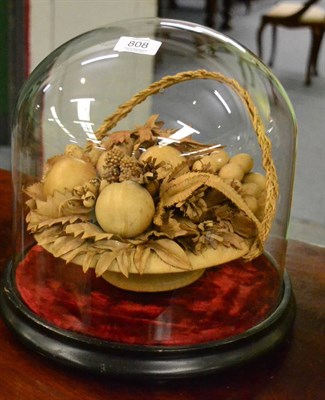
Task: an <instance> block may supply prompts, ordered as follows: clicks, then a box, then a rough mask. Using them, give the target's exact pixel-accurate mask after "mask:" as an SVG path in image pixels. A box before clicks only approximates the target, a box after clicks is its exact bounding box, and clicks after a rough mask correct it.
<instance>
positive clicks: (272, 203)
mask: <svg viewBox="0 0 325 400" xmlns="http://www.w3.org/2000/svg"><path fill="white" fill-rule="evenodd" d="M194 79H212V80H216V81H218V82H222V83H225V84H227V85H228V86H230V87H231V88H232V89H233V90H234V91H235V92H236V93H237V94H238V96H239V97H240V98H241V100H242V101H243V102H244V103H245V104H246V106H247V110H248V114H249V117H250V119H251V122H252V125H253V128H254V131H255V134H256V136H257V141H258V144H259V146H260V149H261V152H262V166H263V169H264V171H265V174H266V175H265V177H266V204H265V213H264V218H263V220H262V221H261V226H260V229H259V234H258V238H257V239H256V241H255V242H254V243H253V245H252V247H251V250H250V252H249V253H248V254H247V255H246V257H245V258H246V259H253V258H255V257H257V256H258V255H259V254H261V252H262V251H263V246H264V243H265V241H266V239H267V237H268V234H269V232H270V229H271V225H272V221H273V218H274V215H275V210H276V202H277V198H278V179H277V174H276V169H275V166H274V162H273V159H272V155H271V141H270V139H269V138H268V136H267V135H266V132H265V128H264V124H263V122H262V120H261V118H260V116H259V114H258V111H257V108H256V107H255V105H254V103H253V101H252V99H251V97H250V95H249V94H248V92H247V91H246V90H245V89H244V88H243V87H241V86H240V85H239V83H238V82H237V81H236V80H234V79H231V78H228V77H226V76H224V75H223V74H221V73H218V72H211V71H206V70H196V71H186V72H181V73H178V74H176V75H173V76H165V77H163V78H162V79H160V80H159V81H156V82H153V83H152V84H151V85H149V86H148V87H147V88H146V89H144V90H142V91H140V92H138V93H137V94H136V95H134V96H133V97H132V98H131V99H130V100H128V101H127V102H125V103H124V104H122V105H121V106H119V107H118V109H117V110H116V111H115V112H114V114H112V115H111V116H110V117H108V118H106V119H105V120H104V122H103V124H102V125H101V126H100V127H99V129H98V130H97V131H96V132H95V134H96V137H97V139H98V140H101V139H103V138H104V137H105V136H107V134H108V132H109V131H110V130H111V129H112V128H114V127H115V126H116V125H117V123H118V122H119V121H120V120H121V119H123V118H125V117H126V116H127V115H128V114H129V113H130V112H131V111H132V110H133V108H134V107H135V106H136V105H138V104H141V103H142V102H143V101H145V100H146V99H147V98H148V97H149V96H151V95H153V94H156V93H158V92H159V91H161V90H162V89H165V88H168V87H170V86H173V85H175V84H177V83H181V82H185V81H189V80H194Z"/></svg>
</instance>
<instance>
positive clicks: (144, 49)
mask: <svg viewBox="0 0 325 400" xmlns="http://www.w3.org/2000/svg"><path fill="white" fill-rule="evenodd" d="M160 46H161V42H158V41H157V40H152V39H149V38H134V37H129V36H121V37H120V39H119V41H118V42H117V43H116V45H115V47H114V50H116V51H127V52H130V53H138V54H147V55H149V56H154V55H155V54H156V53H157V51H158V49H159V47H160Z"/></svg>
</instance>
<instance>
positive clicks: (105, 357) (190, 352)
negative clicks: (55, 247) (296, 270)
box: [0, 264, 295, 379]
mask: <svg viewBox="0 0 325 400" xmlns="http://www.w3.org/2000/svg"><path fill="white" fill-rule="evenodd" d="M12 270H13V266H12V264H9V265H8V267H7V269H6V271H5V273H4V276H3V280H2V283H1V291H0V308H1V310H2V316H3V319H4V321H5V322H6V324H7V325H8V326H9V328H10V329H11V330H13V331H14V333H15V334H16V335H18V338H19V339H20V340H21V341H22V342H23V343H24V344H26V345H27V346H28V347H30V348H31V349H33V350H34V351H37V352H38V353H40V354H42V355H44V356H46V357H47V358H49V359H52V360H54V361H56V362H58V363H61V364H64V365H67V366H73V367H76V368H80V369H84V370H87V371H91V372H95V373H98V374H102V375H114V376H119V377H126V378H155V379H175V378H186V377H192V376H198V375H205V374H209V373H217V372H222V371H225V370H226V369H229V368H232V367H237V366H240V365H242V364H244V363H247V362H249V361H252V360H253V359H255V358H257V357H260V356H262V355H263V354H265V353H268V352H270V351H271V350H272V349H274V348H275V347H276V346H278V345H279V344H280V343H281V342H282V341H283V340H284V339H285V337H286V336H287V334H288V332H289V331H290V329H291V327H292V324H293V321H294V317H295V301H294V296H293V293H292V287H291V283H290V279H289V276H288V274H287V273H285V275H284V280H283V294H282V298H281V301H280V304H279V305H278V307H277V308H276V310H275V311H274V312H273V313H272V314H271V315H270V316H269V317H267V318H266V319H265V320H264V321H263V322H261V323H260V324H258V325H256V326H254V327H253V328H251V329H249V330H248V331H246V332H245V333H243V334H240V335H237V336H234V337H230V338H228V339H226V340H220V341H217V342H212V343H204V344H199V345H194V346H171V347H167V346H140V345H126V344H119V343H115V342H114V343H113V342H107V341H104V340H99V339H95V338H91V337H87V336H84V335H80V334H75V333H72V332H69V331H65V330H62V329H58V328H56V327H54V326H52V325H49V324H47V323H46V322H45V321H44V320H42V319H40V318H38V317H37V316H36V315H35V314H34V313H32V312H31V311H30V310H29V309H28V308H27V307H26V306H25V305H24V303H23V302H22V301H21V299H20V297H19V295H18V293H17V292H16V290H15V288H14V283H13V274H12Z"/></svg>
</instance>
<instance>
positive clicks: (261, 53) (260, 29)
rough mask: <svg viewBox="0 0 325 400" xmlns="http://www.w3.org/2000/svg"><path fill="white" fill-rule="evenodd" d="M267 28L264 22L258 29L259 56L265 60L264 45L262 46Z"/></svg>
mask: <svg viewBox="0 0 325 400" xmlns="http://www.w3.org/2000/svg"><path fill="white" fill-rule="evenodd" d="M264 28H265V23H264V22H263V21H262V22H261V25H260V27H259V28H258V31H257V37H256V39H257V40H256V41H257V55H258V56H259V58H261V59H263V45H262V37H263V32H264Z"/></svg>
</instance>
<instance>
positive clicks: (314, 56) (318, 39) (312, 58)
mask: <svg viewBox="0 0 325 400" xmlns="http://www.w3.org/2000/svg"><path fill="white" fill-rule="evenodd" d="M311 33H312V43H311V49H310V54H309V59H308V64H307V72H306V80H305V84H306V85H307V86H308V85H310V84H311V76H312V75H317V61H318V54H319V49H320V46H321V43H322V39H323V35H324V29H322V28H318V29H317V28H316V29H313V30H312V31H311Z"/></svg>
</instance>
